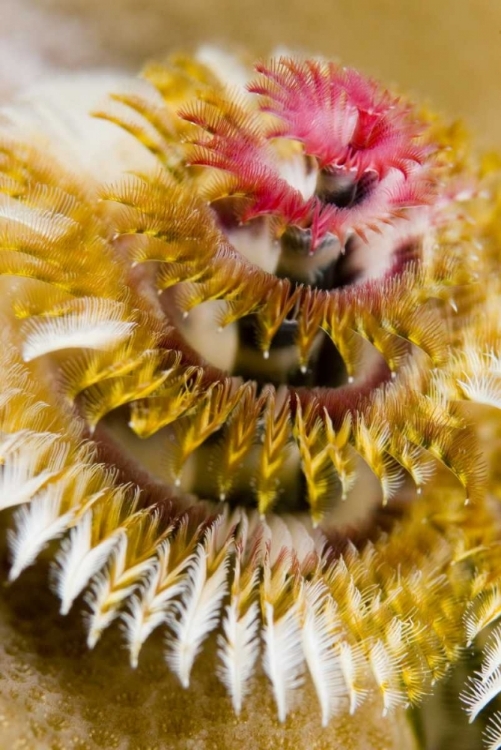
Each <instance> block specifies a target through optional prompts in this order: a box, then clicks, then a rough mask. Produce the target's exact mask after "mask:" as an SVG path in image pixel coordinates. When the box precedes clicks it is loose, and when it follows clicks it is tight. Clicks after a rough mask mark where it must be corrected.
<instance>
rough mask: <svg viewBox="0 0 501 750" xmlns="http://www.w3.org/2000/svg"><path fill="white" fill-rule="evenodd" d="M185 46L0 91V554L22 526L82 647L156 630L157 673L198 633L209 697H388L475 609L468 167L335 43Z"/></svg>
mask: <svg viewBox="0 0 501 750" xmlns="http://www.w3.org/2000/svg"><path fill="white" fill-rule="evenodd" d="M203 57H204V56H202V57H201V58H200V59H196V58H181V57H178V58H173V59H171V60H169V61H168V62H166V63H164V64H157V63H155V64H151V65H149V66H148V67H146V69H145V70H144V72H143V75H142V80H140V81H127V80H123V81H122V82H117V83H116V87H113V86H111V84H109V86H108V88H109V89H110V90H109V93H108V95H106V96H105V95H103V96H102V97H101V99H100V101H99V103H98V104H95V106H93V107H92V111H91V112H89V114H88V115H87V114H85V113H83V114H82V115H81V116H79V117H80V119H78V118H77V114H76V113H75V111H72V110H71V107H72V104H71V97H70V99H69V101H66V99H65V96H63V95H62V96H61V101H60V102H59V104H58V107H55V108H54V107H53V111H51V114H50V117H45V119H44V116H42V115H41V114H40V111H37V110H36V107H35V106H33V111H34V112H36V116H35V115H33V117H31V116H30V115H29V104H28V105H26V103H25V105H24V108H23V107H20V108H19V109H16V107H15V106H11V107H10V108H6V109H5V111H4V114H3V120H2V125H1V128H2V132H1V140H0V273H1V279H0V285H1V290H2V297H3V298H4V299H5V300H7V302H5V303H2V344H3V345H2V352H1V354H0V356H1V370H0V373H1V374H0V377H1V386H2V387H1V397H0V455H1V462H2V473H1V476H0V506H1V507H2V508H15V510H14V512H13V515H12V522H11V530H10V532H9V545H10V554H11V567H10V579H11V580H12V581H13V580H14V579H16V578H17V577H18V576H19V575H20V574H21V573H22V571H23V570H24V569H25V568H27V567H28V566H30V565H32V564H33V563H34V562H35V561H36V559H37V557H38V556H39V555H40V553H41V552H42V550H44V549H45V548H46V547H47V546H48V545H49V549H50V551H51V553H52V554H53V555H54V563H53V569H52V576H51V580H50V585H52V587H53V589H54V591H55V592H56V593H57V595H58V596H59V598H60V600H61V612H62V613H64V614H65V613H67V612H68V611H69V610H70V608H71V607H72V605H73V604H74V602H75V600H76V599H78V600H79V606H82V601H81V595H83V594H85V604H84V605H83V606H84V609H85V612H86V614H85V617H86V621H87V626H88V644H89V646H90V647H93V646H94V645H95V644H96V643H97V641H98V640H99V638H100V637H101V634H102V633H103V631H104V630H105V629H106V628H107V627H108V626H109V625H111V624H112V623H114V622H115V621H120V622H121V630H122V633H123V637H124V638H125V643H126V646H127V648H128V651H129V655H130V662H131V665H132V666H136V665H137V664H138V660H140V658H141V648H142V646H143V644H144V642H145V641H146V639H147V638H148V637H149V636H150V635H151V634H152V632H153V631H154V630H156V629H158V628H161V629H163V631H164V632H165V653H164V656H165V662H166V666H168V667H169V668H170V669H171V670H172V671H173V672H174V673H175V674H176V675H177V676H178V678H179V682H180V688H179V689H180V690H181V689H182V687H185V688H186V687H188V686H189V684H190V674H191V672H192V667H193V665H194V662H195V660H196V659H197V658H198V657H200V658H204V656H203V652H204V646H205V644H206V641H207V642H209V641H210V640H211V639H210V638H209V636H210V634H213V636H212V637H216V639H217V652H218V666H217V674H218V676H219V677H220V679H221V681H222V683H223V684H224V686H225V687H226V689H227V692H228V696H229V701H228V703H229V702H230V701H231V703H232V704H233V709H234V711H235V712H236V714H240V712H241V710H242V708H243V706H244V705H245V700H246V697H247V696H248V694H249V691H251V690H252V685H253V675H254V674H255V673H256V671H257V672H259V671H261V670H264V673H265V674H266V676H267V678H268V681H269V686H270V695H272V696H273V699H274V701H275V703H276V713H277V717H278V719H279V721H282V722H283V721H285V720H286V718H287V714H288V712H289V711H290V707H291V705H293V703H294V695H295V693H297V691H298V690H300V686H301V684H302V683H303V682H304V681H308V682H309V683H310V684H311V685H312V686H313V689H314V692H315V693H316V696H317V698H318V707H317V708H315V710H317V711H318V721H319V722H321V723H322V724H324V725H328V724H329V722H331V720H333V718H334V717H336V716H340V715H344V714H346V713H354V712H356V711H357V710H358V709H359V707H360V706H361V705H362V704H363V703H364V702H369V703H371V704H375V705H379V707H380V711H381V713H382V714H383V715H388V716H389V715H390V714H391V712H392V711H393V710H394V709H396V708H398V707H400V708H403V707H408V706H416V705H418V704H419V703H420V702H421V701H422V699H423V698H424V697H426V696H430V695H431V696H432V697H431V699H430V698H428V701H430V700H431V701H433V695H434V694H435V692H436V691H437V690H438V688H437V685H438V682H439V680H441V679H443V678H445V677H446V676H447V675H448V674H449V673H450V672H451V670H452V668H453V666H454V665H455V664H456V663H457V662H459V661H460V660H461V661H462V662H463V663H464V660H465V658H466V657H467V656H468V654H470V655H471V654H473V653H474V651H475V650H477V651H478V649H479V648H480V647H481V645H482V644H483V643H484V641H485V635H486V634H487V635H488V634H489V633H490V630H491V626H492V624H493V623H494V622H495V621H496V619H497V618H498V616H499V615H500V614H501V583H500V574H501V546H500V544H499V542H500V531H501V517H500V511H499V505H498V504H499V499H500V495H499V492H500V482H499V468H498V466H499V435H500V427H501V421H500V420H499V415H498V410H499V408H500V407H501V364H500V363H501V289H500V281H499V274H498V266H499V255H500V252H501V251H500V244H499V243H500V238H501V223H500V217H499V205H500V197H499V196H501V192H500V190H499V184H500V181H499V175H498V174H497V172H496V165H497V162H496V159H493V158H490V159H489V158H484V159H480V160H476V159H475V157H474V156H473V155H470V154H469V151H468V144H467V141H466V138H465V136H464V135H463V134H462V131H461V128H460V127H459V126H458V125H447V124H444V123H443V122H442V121H441V120H440V119H439V118H438V117H435V116H434V115H432V114H430V113H429V112H427V111H425V110H424V109H419V108H417V107H415V106H413V105H412V104H411V103H410V102H408V101H407V100H405V99H404V98H403V97H399V96H397V95H395V94H393V93H389V92H388V91H385V90H384V89H383V88H382V87H381V86H380V85H379V84H377V83H375V82H374V81H372V80H369V79H367V78H366V77H364V76H363V75H361V74H359V73H357V72H355V71H353V70H350V69H346V68H342V67H341V66H339V65H338V64H335V63H331V62H325V61H323V60H317V59H312V60H300V59H295V58H292V57H281V58H279V59H276V60H272V61H271V62H267V63H265V62H260V63H258V64H257V65H256V66H255V70H254V72H252V71H249V72H248V71H246V70H245V69H244V68H243V67H241V65H240V63H239V62H237V61H232V62H228V60H227V59H226V58H224V57H222V58H219V57H218V56H216V55H208V54H205V58H204V59H205V62H204V61H203V60H202V58H203ZM221 61H222V62H221ZM225 61H226V67H225V64H224V63H225ZM65 85H66V87H69V90H71V92H72V96H73V98H74V99H75V98H78V96H79V86H83V83H82V81H81V80H79V79H75V81H74V82H73V83H72V82H71V81H70V82H69V83H68V82H66V84H65ZM96 86H97V83H96ZM99 87H100V90H102V89H103V86H102V82H100V83H99V86H98V88H99ZM85 88H86V90H87V89H88V88H89V83H88V82H86V84H85ZM90 88H92V85H91V86H90ZM50 106H52V105H50ZM50 106H49V104H47V109H48V110H50ZM65 106H66V115H67V117H68V118H69V119H70V120H71V119H73V121H74V123H76V122H77V119H78V127H77V126H76V125H75V124H73V126H72V127H71V128H69V130H68V133H67V134H66V136H65V137H64V138H62V137H61V135H60V134H61V132H63V131H64V125H65V116H64V115H65V110H64V107H65ZM27 112H28V114H27ZM58 118H59V119H58ZM88 133H91V134H92V135H91V137H89V135H88ZM90 141H92V147H91V146H89V142H90ZM89 149H90V150H89ZM96 154H98V155H97V156H96ZM108 175H111V176H110V179H108ZM54 540H58V543H57V545H54V544H52V542H53V541H54ZM116 633H117V637H119V630H116ZM479 635H480V636H481V637H480V641H481V643H480V644H479V643H477V636H479ZM500 640H501V636H500V633H499V630H494V631H493V632H492V634H490V635H489V637H488V638H487V641H486V643H487V645H486V646H485V656H484V661H483V663H482V667H481V668H480V671H478V670H475V667H474V666H473V663H474V660H473V658H472V660H471V663H472V666H471V669H470V672H469V673H470V677H469V681H468V684H467V685H466V686H465V689H464V696H463V700H464V705H465V709H466V710H467V712H468V714H469V715H470V717H471V719H472V720H473V719H474V718H475V717H476V716H477V715H478V714H480V713H482V714H485V713H489V710H490V709H489V708H488V704H489V706H490V705H491V701H493V699H494V698H495V697H496V695H497V694H498V692H499V691H500V689H501V648H500ZM201 652H202V655H201V656H200V654H201ZM459 689H460V688H459ZM491 715H492V719H491V720H490V724H489V726H488V728H487V729H486V735H485V736H486V742H487V745H488V747H490V748H499V747H501V731H500V726H501V718H500V717H499V716H498V715H497V714H496V713H495V712H493V711H491ZM388 720H389V719H388Z"/></svg>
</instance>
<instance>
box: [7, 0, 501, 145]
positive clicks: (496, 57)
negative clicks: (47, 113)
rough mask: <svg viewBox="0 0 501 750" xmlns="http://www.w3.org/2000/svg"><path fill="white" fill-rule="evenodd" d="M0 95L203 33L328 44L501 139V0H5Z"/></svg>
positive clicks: (188, 44)
mask: <svg viewBox="0 0 501 750" xmlns="http://www.w3.org/2000/svg"><path fill="white" fill-rule="evenodd" d="M0 17H1V25H0V71H1V79H0V95H2V96H4V97H5V96H10V95H12V93H13V92H14V91H15V90H16V89H18V88H19V87H20V86H21V87H23V86H25V85H27V84H29V83H30V82H32V81H33V80H35V79H37V78H38V77H40V76H43V75H45V74H47V73H49V74H53V73H54V72H55V71H56V70H61V69H68V68H69V69H82V68H88V67H100V66H105V67H108V68H127V69H130V70H137V68H138V67H140V66H141V64H142V63H143V61H144V60H146V59H148V58H151V57H161V56H162V55H164V54H165V53H166V52H168V51H171V50H174V49H194V48H196V47H197V46H198V45H200V44H201V43H203V42H212V43H215V44H220V45H223V46H224V47H226V48H228V49H229V50H237V51H238V50H250V51H251V52H252V53H254V54H258V55H267V54H269V53H270V52H271V51H272V50H274V49H276V48H284V47H285V48H288V49H290V50H294V51H299V52H305V53H306V52H307V53H314V54H315V53H321V54H323V55H326V56H329V57H333V58H337V59H339V60H341V61H342V62H343V63H344V64H347V65H352V66H355V67H358V68H360V69H361V70H363V71H364V72H367V73H369V74H371V75H373V76H375V77H377V78H380V79H382V80H383V81H385V82H387V83H388V84H390V83H393V84H396V85H397V86H398V87H399V88H401V89H402V90H404V91H406V92H407V93H410V94H414V95H415V96H416V97H418V98H419V99H424V100H425V101H427V102H430V103H431V104H432V105H433V106H434V108H435V109H439V110H441V111H443V112H445V113H446V114H448V115H452V116H453V117H462V118H464V120H465V121H466V123H467V124H468V125H469V126H470V129H473V130H474V131H475V132H476V137H477V139H478V141H479V142H480V143H481V144H482V145H486V146H491V145H500V146H501V127H500V126H499V119H500V115H501V86H500V85H499V84H500V74H501V2H500V0H349V1H348V0H273V1H270V0H252V2H250V0H0Z"/></svg>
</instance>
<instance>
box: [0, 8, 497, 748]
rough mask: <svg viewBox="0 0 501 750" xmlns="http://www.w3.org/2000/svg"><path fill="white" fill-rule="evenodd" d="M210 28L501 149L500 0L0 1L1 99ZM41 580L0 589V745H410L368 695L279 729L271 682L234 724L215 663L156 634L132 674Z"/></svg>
mask: <svg viewBox="0 0 501 750" xmlns="http://www.w3.org/2000/svg"><path fill="white" fill-rule="evenodd" d="M207 41H208V42H213V43H216V44H222V45H224V46H227V47H229V48H230V49H237V50H238V49H239V48H240V49H250V50H254V51H255V52H256V53H258V54H267V53H269V51H270V50H272V49H275V48H277V47H278V48H280V47H281V48H288V49H291V50H299V51H302V52H312V53H322V54H325V55H328V56H330V57H337V58H339V59H341V60H342V61H343V62H344V63H346V64H349V65H353V66H357V67H359V68H361V69H362V70H364V71H366V72H368V73H370V74H372V75H374V76H376V77H379V78H381V79H382V80H384V81H386V82H388V83H394V84H396V85H397V86H399V87H400V88H402V89H403V90H405V91H407V92H411V93H414V94H415V95H416V96H417V97H420V98H424V99H426V100H428V101H429V102H430V103H431V104H432V105H433V106H434V107H435V108H438V109H439V110H442V111H444V112H445V113H446V114H449V115H451V116H454V117H457V116H459V117H462V118H464V119H465V120H466V122H467V123H468V125H469V126H470V128H471V129H472V130H473V131H474V133H475V138H476V140H477V141H478V142H479V143H480V144H482V145H483V146H489V147H490V146H493V145H496V144H497V145H498V146H500V147H501V127H500V125H499V122H500V116H501V86H500V85H499V83H500V74H501V0H330V2H329V1H328V0H274V1H273V0H254V1H253V2H244V1H243V0H240V1H238V0H178V1H177V2H169V1H168V0H0V97H3V98H4V99H6V98H9V97H12V96H14V95H15V93H16V92H17V91H18V90H19V89H20V88H22V87H24V86H27V85H30V84H31V83H33V82H35V81H36V80H37V79H39V78H41V77H44V76H45V77H46V76H47V75H49V76H51V77H53V76H55V75H57V73H58V71H60V70H64V69H67V68H70V69H83V68H87V67H98V66H105V67H108V68H113V69H116V68H123V67H125V68H127V69H129V70H135V69H136V68H137V67H139V66H140V65H141V63H142V62H143V60H145V59H146V58H148V57H151V56H157V57H158V56H161V55H162V54H163V53H165V52H168V51H170V50H173V49H184V48H196V47H197V45H199V44H200V43H202V42H207ZM2 535H3V538H5V532H4V531H3V532H2ZM4 557H5V555H4ZM1 575H2V578H3V580H5V578H6V569H5V568H4V569H3V572H2V573H1ZM46 581H47V570H46V567H45V566H43V565H41V566H39V568H38V569H37V570H35V571H33V572H28V573H27V574H26V575H25V576H24V577H23V578H22V579H21V580H20V581H19V582H17V583H16V584H15V585H14V586H13V587H12V588H11V589H10V590H9V591H6V592H5V593H4V594H3V595H2V597H1V599H0V644H1V645H0V750H3V749H4V748H5V750H7V748H9V749H10V748H12V749H13V750H16V749H17V750H21V748H23V749H24V750H31V749H33V750H45V749H47V750H49V748H50V749H51V750H66V748H75V749H76V748H78V749H79V750H84V748H89V749H91V750H93V749H94V748H104V749H105V750H108V748H115V747H120V748H127V749H128V750H148V749H149V750H154V749H156V748H158V750H160V749H161V748H171V747H176V748H180V749H181V750H203V749H204V748H206V749H207V750H208V749H209V748H215V749H216V750H219V749H221V750H224V749H225V748H232V747H233V746H237V747H242V748H244V747H249V748H251V747H252V748H256V749H257V748H265V747H266V748H267V747H270V748H271V747H280V748H291V749H292V748H295V747H297V748H305V749H306V748H312V749H313V748H317V749H318V750H320V748H339V747H343V748H345V750H348V749H349V748H352V749H353V750H360V749H361V748H364V749H365V748H375V747H377V746H384V747H385V748H387V749H388V750H390V749H391V748H399V750H407V748H409V749H410V747H411V744H410V740H409V739H408V737H407V735H406V732H405V730H403V729H402V720H401V717H400V718H397V721H396V723H395V724H393V725H392V724H383V723H382V720H381V718H380V714H379V712H378V713H377V714H376V713H375V712H373V711H372V709H371V707H370V706H369V707H368V708H367V709H366V710H365V711H364V712H363V713H362V714H357V716H356V717H355V721H354V722H352V723H351V724H347V725H346V724H344V725H343V726H342V727H340V726H339V725H337V726H336V727H331V728H330V729H329V730H326V731H321V730H318V712H317V710H316V709H315V708H313V706H314V700H313V699H312V697H311V694H310V695H308V694H307V695H305V696H304V698H303V701H302V703H301V704H300V705H299V706H298V708H297V710H296V712H295V716H294V717H293V719H292V722H291V723H290V724H289V725H288V726H287V728H286V729H283V728H281V727H278V726H277V725H276V722H275V719H274V710H273V708H272V707H271V708H270V704H271V697H270V693H269V692H266V691H265V690H264V689H263V688H262V687H261V688H260V689H259V690H258V692H257V694H256V697H255V699H254V703H253V704H251V706H250V709H248V710H246V712H245V714H244V717H243V723H240V724H238V723H237V722H236V721H235V719H234V717H233V716H232V714H231V713H230V712H229V711H228V701H227V699H226V697H225V695H224V691H223V689H222V687H220V686H219V683H217V681H216V680H215V678H213V677H211V676H210V673H209V670H210V669H211V664H210V661H209V660H206V661H205V662H202V663H200V665H199V666H198V667H197V670H196V674H195V682H196V685H197V686H198V688H197V689H198V697H197V693H196V692H195V693H193V692H190V693H188V694H184V693H182V692H180V691H179V690H178V689H177V687H176V685H175V681H174V679H173V678H171V677H169V676H168V675H167V673H166V672H165V671H164V667H163V663H162V661H161V659H160V658H159V656H160V654H161V643H158V642H157V644H156V646H157V649H156V650H153V649H152V648H151V647H148V648H147V649H146V654H145V659H144V660H143V662H142V664H141V666H140V668H139V670H138V672H137V673H132V672H131V671H130V670H129V667H128V665H127V661H126V654H125V653H122V652H121V649H120V647H119V646H118V645H117V636H118V633H117V631H115V633H114V634H113V637H111V634H109V635H108V636H107V638H106V640H105V644H103V645H102V646H101V647H100V648H98V650H97V652H96V653H95V654H92V655H89V654H88V653H87V652H86V649H85V647H84V633H83V629H82V627H81V620H80V618H79V617H78V616H77V615H72V616H71V617H70V618H69V619H66V620H65V619H63V618H61V617H59V616H58V615H57V602H56V600H55V598H54V597H52V596H51V595H48V594H46V593H45V591H46ZM33 592H36V594H35V595H33ZM113 644H114V645H113ZM176 709H177V710H176ZM176 717H177V718H176ZM176 736H177V737H178V739H177V740H175V739H174V738H175V737H176ZM404 738H406V739H404ZM464 741H465V743H466V744H465V745H464V747H465V748H466V747H468V748H469V750H473V745H472V744H471V740H469V739H468V737H467V735H465V736H464ZM437 743H438V740H437ZM442 746H443V747H445V746H446V745H442ZM454 746H455V747H459V744H455V745H454ZM436 747H439V744H437V745H436Z"/></svg>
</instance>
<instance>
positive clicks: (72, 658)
mask: <svg viewBox="0 0 501 750" xmlns="http://www.w3.org/2000/svg"><path fill="white" fill-rule="evenodd" d="M46 574H47V570H46V567H45V566H39V567H37V568H36V569H32V570H30V571H28V572H27V573H26V574H25V576H24V577H23V579H22V580H21V581H19V582H18V583H16V584H14V585H13V586H11V587H9V588H5V589H4V590H3V592H2V596H1V598H0V748H1V750H96V749H97V748H100V749H104V750H115V749H120V750H125V749H127V750H167V749H168V750H171V749H172V750H226V748H228V750H232V749H233V748H237V749H238V750H247V749H249V750H272V749H273V750H278V749H279V748H280V750H414V748H415V745H414V742H413V740H412V737H411V733H410V729H409V724H408V722H407V718H406V716H405V715H404V714H403V713H401V712H396V713H394V714H392V716H391V717H390V718H389V719H383V718H382V716H381V704H380V703H379V704H378V705H377V707H376V706H374V705H368V706H365V707H363V708H362V709H361V710H359V711H357V713H356V715H355V716H354V717H344V718H343V719H341V720H337V719H334V720H333V721H332V722H331V724H330V726H329V727H328V728H327V729H321V728H320V727H319V723H320V722H319V712H318V707H317V702H316V699H315V697H314V696H313V695H312V691H311V689H307V690H306V691H305V692H304V693H303V694H302V696H301V701H300V702H299V705H298V706H297V707H296V709H295V710H294V711H293V713H292V714H291V716H290V718H289V719H288V720H287V723H286V724H285V725H280V724H278V722H277V720H276V717H275V706H274V703H273V700H272V697H271V693H270V690H269V687H268V684H267V683H266V682H265V680H264V679H262V680H261V681H260V682H259V684H258V685H256V686H255V688H254V690H253V691H252V698H251V699H250V700H248V702H247V703H246V706H245V710H244V711H243V714H242V716H241V718H240V719H237V718H235V716H234V715H233V713H232V711H231V709H230V704H229V700H228V698H227V696H226V693H225V690H224V688H223V687H222V685H221V684H220V682H219V681H218V680H217V678H216V677H215V676H214V674H213V666H212V664H213V654H212V655H210V656H208V655H205V654H204V655H203V656H202V657H201V658H200V659H199V660H198V661H197V663H196V667H195V670H194V675H193V686H192V688H191V689H190V690H188V691H184V690H182V689H181V688H180V686H179V683H178V681H177V679H176V678H175V677H173V676H172V675H171V673H170V672H169V671H168V670H167V668H166V666H165V663H164V661H163V656H162V642H161V638H160V637H157V638H153V639H152V642H151V644H147V645H146V647H145V649H144V651H143V653H142V656H141V659H140V666H139V668H138V669H137V671H133V670H132V669H131V668H130V667H129V665H128V660H127V653H126V652H125V651H124V649H123V640H122V642H121V639H120V637H119V636H120V634H119V633H118V632H117V631H116V630H115V631H114V632H109V633H107V635H106V636H105V637H104V638H103V640H102V642H101V643H100V644H99V645H98V647H97V648H96V650H95V651H94V652H88V651H87V649H86V646H85V634H84V630H83V626H82V619H81V614H80V612H81V606H78V605H77V607H76V608H75V612H74V613H73V614H71V615H70V616H69V617H60V616H58V615H57V601H56V599H55V597H53V596H52V595H51V594H48V593H47V586H46V580H47V579H46ZM4 576H5V572H4ZM4 580H5V578H4ZM78 610H80V612H79V611H78Z"/></svg>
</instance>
